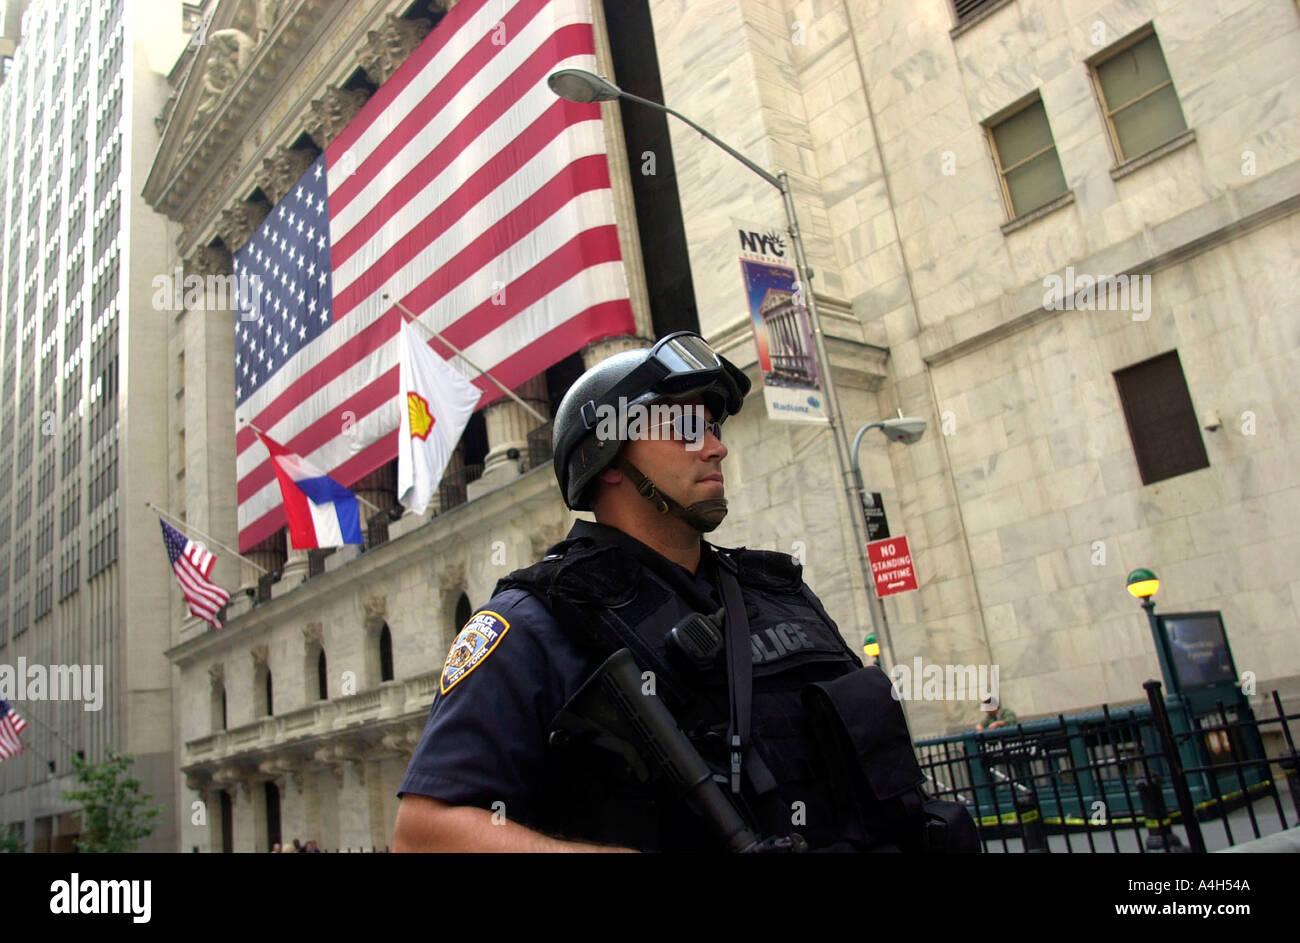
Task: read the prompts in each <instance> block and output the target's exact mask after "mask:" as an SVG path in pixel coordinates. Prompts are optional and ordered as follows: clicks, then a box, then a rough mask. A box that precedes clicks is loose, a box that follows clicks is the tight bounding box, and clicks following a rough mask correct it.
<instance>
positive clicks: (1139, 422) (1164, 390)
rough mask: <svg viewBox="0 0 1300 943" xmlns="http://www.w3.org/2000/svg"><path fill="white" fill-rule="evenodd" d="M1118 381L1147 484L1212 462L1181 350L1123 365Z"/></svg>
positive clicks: (1131, 437) (1136, 453) (1129, 431)
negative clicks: (1206, 451)
mask: <svg viewBox="0 0 1300 943" xmlns="http://www.w3.org/2000/svg"><path fill="white" fill-rule="evenodd" d="M1115 384H1116V386H1118V387H1119V400H1120V404H1121V405H1122V406H1123V407H1124V418H1125V420H1127V422H1128V434H1129V438H1130V439H1132V440H1133V452H1134V454H1135V455H1136V456H1137V463H1138V471H1139V472H1140V473H1141V475H1142V484H1144V485H1149V484H1153V483H1154V482H1157V481H1163V480H1165V479H1166V478H1173V477H1175V476H1176V475H1182V474H1185V473H1187V472H1190V471H1196V470H1197V469H1198V468H1208V467H1209V466H1210V459H1209V456H1207V455H1206V454H1205V443H1204V442H1202V441H1201V430H1200V425H1199V424H1198V423H1197V421H1196V411H1195V409H1194V408H1193V407H1192V397H1191V395H1190V394H1189V393H1188V391H1187V380H1186V379H1185V378H1184V377H1183V366H1182V363H1181V362H1180V361H1179V359H1178V352H1177V351H1176V350H1175V351H1170V352H1169V353H1167V354H1161V355H1160V356H1159V357H1153V358H1152V359H1150V360H1146V361H1143V362H1142V363H1139V364H1134V365H1133V366H1131V367H1125V368H1124V369H1123V370H1117V371H1116V372H1115Z"/></svg>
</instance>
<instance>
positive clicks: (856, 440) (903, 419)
mask: <svg viewBox="0 0 1300 943" xmlns="http://www.w3.org/2000/svg"><path fill="white" fill-rule="evenodd" d="M872 429H879V430H880V431H881V432H883V433H884V434H885V438H886V439H888V440H889V441H891V442H901V443H903V444H904V445H911V444H912V443H914V442H919V441H921V436H923V435H925V420H924V419H917V418H916V417H914V416H902V415H900V416H898V417H897V418H895V419H881V420H880V421H878V422H869V423H867V424H866V425H865V426H863V427H862V428H861V429H859V430H858V434H857V435H855V436H854V437H853V448H852V450H851V451H850V452H849V455H850V464H851V465H852V470H853V486H854V488H855V490H856V492H857V495H856V496H857V509H858V514H861V515H862V518H863V520H864V521H865V520H866V514H867V508H866V501H867V489H866V486H864V485H863V483H862V467H861V465H860V464H859V463H858V448H859V447H860V446H861V445H862V437H863V436H864V435H866V434H867V432H869V431H870V430H872ZM870 536H871V534H870V532H868V533H867V534H866V537H867V538H868V539H869V538H870ZM864 547H865V545H864ZM867 582H868V587H867V609H868V610H870V612H871V627H872V628H873V629H874V630H875V631H873V632H872V633H871V636H870V640H871V641H873V642H874V641H875V639H876V635H877V633H879V636H880V638H881V639H883V640H884V642H885V649H886V650H887V651H888V652H889V663H890V664H891V665H892V664H895V663H896V662H895V661H894V647H893V645H891V644H890V642H889V629H888V622H887V620H886V618H885V605H884V603H882V602H881V601H880V598H879V597H877V596H876V594H875V591H874V589H873V587H872V580H870V579H869V580H868V581H867ZM877 606H879V607H880V614H879V615H877V614H876V607H877ZM879 651H880V646H879V645H877V646H876V652H877V654H879Z"/></svg>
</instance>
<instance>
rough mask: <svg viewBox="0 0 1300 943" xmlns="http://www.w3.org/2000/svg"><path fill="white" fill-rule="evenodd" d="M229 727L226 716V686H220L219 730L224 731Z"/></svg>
mask: <svg viewBox="0 0 1300 943" xmlns="http://www.w3.org/2000/svg"><path fill="white" fill-rule="evenodd" d="M228 726H229V720H228V715H227V714H226V686H225V685H224V684H223V685H222V686H221V729H222V730H225V729H227V728H228Z"/></svg>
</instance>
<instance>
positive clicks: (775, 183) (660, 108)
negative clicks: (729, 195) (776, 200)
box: [619, 89, 785, 193]
mask: <svg viewBox="0 0 1300 943" xmlns="http://www.w3.org/2000/svg"><path fill="white" fill-rule="evenodd" d="M619 97H620V98H626V99H627V100H628V101H634V102H636V103H637V104H639V105H648V106H649V107H651V108H654V109H655V110H657V111H662V112H664V113H665V114H670V115H672V116H673V117H674V118H676V119H678V120H679V121H684V122H686V123H687V124H689V125H690V126H691V127H692V128H694V129H695V130H696V131H698V132H700V134H702V135H704V137H706V138H708V139H709V140H710V141H712V142H713V143H714V144H716V145H718V147H720V148H722V149H723V150H724V151H726V152H727V153H728V154H730V155H731V156H732V157H734V158H736V160H738V161H740V162H741V163H742V164H744V165H745V166H746V167H748V168H749V169H750V170H752V171H753V172H754V173H756V174H758V175H759V176H760V177H762V178H763V179H764V180H766V181H767V182H768V183H770V184H771V185H772V186H774V187H776V188H777V189H778V190H780V191H781V192H782V193H784V192H785V187H784V186H783V185H782V183H781V181H780V180H778V179H777V178H776V177H775V176H774V175H773V174H770V173H768V172H767V171H766V170H764V169H763V168H762V167H760V166H758V164H756V163H754V162H753V161H752V160H750V159H749V158H748V157H746V156H745V155H744V154H742V153H740V152H739V151H737V150H735V149H734V148H733V147H731V145H729V144H727V142H726V141H722V140H719V139H718V138H716V137H714V136H713V135H712V134H710V133H709V132H708V131H706V130H704V129H703V128H701V127H700V126H699V125H698V124H696V123H695V122H694V121H692V120H691V119H690V118H688V117H686V116H685V115H684V114H682V113H681V112H679V111H675V110H674V109H672V108H669V107H668V106H667V105H661V104H660V103H659V102H655V101H651V100H650V99H648V98H642V97H641V96H640V95H633V94H632V93H631V92H625V91H623V90H622V89H619Z"/></svg>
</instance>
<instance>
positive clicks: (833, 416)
mask: <svg viewBox="0 0 1300 943" xmlns="http://www.w3.org/2000/svg"><path fill="white" fill-rule="evenodd" d="M546 84H547V85H549V86H550V87H551V91H553V92H554V93H555V94H556V95H559V96H560V97H561V98H564V99H567V100H569V101H573V102H579V103H582V104H587V103H590V102H601V101H614V100H616V99H619V98H622V99H625V100H627V101H631V102H636V103H637V104H638V105H645V106H646V107H647V108H653V109H654V110H656V111H661V112H663V113H664V114H668V115H672V116H673V117H674V118H677V119H678V120H680V121H684V122H685V123H686V124H688V125H690V126H691V127H692V128H694V129H695V130H696V131H698V132H699V133H700V134H701V135H703V136H704V137H705V138H707V139H708V140H709V141H711V142H712V143H714V144H716V145H717V146H718V147H720V148H722V150H724V151H726V152H727V153H728V154H730V155H731V156H732V157H734V158H735V159H736V160H738V161H740V162H741V163H742V164H744V165H745V166H746V167H748V168H749V169H750V170H751V171H753V172H754V173H756V174H757V175H758V176H760V177H762V178H763V179H764V180H766V181H767V182H768V183H769V184H771V185H772V186H773V187H775V188H776V189H777V190H779V191H780V193H781V203H782V206H783V207H784V209H785V220H786V225H787V227H788V228H789V231H790V244H791V246H792V247H793V248H794V261H795V269H796V271H797V273H798V276H799V284H800V285H801V286H808V287H809V289H811V284H812V283H811V278H812V276H811V273H810V272H809V269H808V259H807V257H806V256H805V254H804V247H803V236H802V235H801V234H800V231H799V220H798V217H797V216H796V215H795V209H794V195H793V193H792V192H791V190H790V178H789V176H788V175H787V174H786V172H785V171H784V170H783V171H781V172H780V173H777V174H772V173H769V172H768V171H766V170H764V169H763V168H762V167H760V166H758V164H756V163H754V162H753V161H752V160H750V159H749V158H748V157H746V156H745V155H744V154H741V153H740V152H739V151H737V150H736V149H735V148H733V147H731V146H730V145H728V144H727V143H726V142H724V141H722V140H719V139H718V138H717V137H715V136H714V135H712V134H710V133H709V132H708V131H706V130H704V128H702V127H700V126H699V125H698V124H696V123H695V122H694V121H692V120H691V119H690V118H687V117H686V116H685V115H683V114H681V113H679V112H676V111H674V110H673V109H671V108H669V107H668V106H667V105H663V104H660V103H659V102H655V101H650V100H649V99H648V98H641V97H640V96H639V95H633V94H631V93H630V92H625V91H623V90H622V89H621V88H619V87H618V86H617V85H615V84H614V83H613V82H610V81H609V80H607V79H603V78H601V77H600V76H598V75H593V74H592V73H591V72H587V71H586V70H584V69H560V70H559V71H557V72H552V73H551V74H550V76H548V77H547V79H546ZM802 296H803V298H804V299H806V301H807V305H808V320H809V323H810V324H811V326H812V332H813V348H814V353H815V355H816V357H817V366H818V370H819V373H820V375H821V376H822V377H823V378H824V380H825V389H824V392H825V394H826V418H827V421H828V424H829V425H830V427H831V434H832V437H833V438H834V440H835V458H836V460H837V462H838V464H839V468H840V480H841V482H842V483H843V486H844V492H845V497H846V498H847V500H848V502H849V520H850V522H851V523H852V525H853V540H854V544H855V545H856V546H857V553H856V554H855V555H856V556H857V558H858V566H859V567H860V568H861V569H862V581H863V586H864V588H865V589H866V592H867V608H868V609H869V610H870V611H871V621H872V624H873V625H874V624H875V623H876V621H877V620H876V611H875V609H874V607H873V605H874V604H873V603H872V599H873V598H874V596H875V593H874V591H873V589H872V586H873V583H872V578H871V571H870V569H869V568H868V566H867V559H866V554H865V533H866V521H865V518H864V517H863V509H862V502H861V500H860V499H859V498H858V497H857V492H858V490H859V489H858V487H857V481H858V478H857V477H855V476H854V475H853V471H852V464H853V462H852V459H851V458H850V453H849V442H848V437H847V436H846V435H845V432H844V421H843V419H842V418H841V417H840V401H839V397H838V396H837V395H836V392H835V380H834V378H833V377H832V376H831V371H830V357H829V356H828V355H827V353H826V339H825V337H824V336H823V334H822V322H821V315H820V314H819V313H818V311H817V298H816V294H815V293H814V292H813V291H811V290H808V291H804V292H802ZM887 421H888V422H893V423H897V422H900V421H903V420H887ZM911 421H913V422H921V421H920V420H911ZM924 428H925V423H924V422H921V431H924ZM891 429H892V430H896V431H898V434H899V436H900V438H899V439H897V440H896V441H908V440H907V439H906V438H901V436H903V435H904V433H903V432H902V431H901V430H899V427H897V426H894V427H891ZM886 435H889V432H886ZM916 437H917V438H919V437H920V433H919V432H917V433H916ZM912 441H915V440H912ZM886 648H888V640H887V639H886ZM890 659H891V661H892V659H893V652H892V651H891V652H890Z"/></svg>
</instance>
